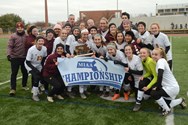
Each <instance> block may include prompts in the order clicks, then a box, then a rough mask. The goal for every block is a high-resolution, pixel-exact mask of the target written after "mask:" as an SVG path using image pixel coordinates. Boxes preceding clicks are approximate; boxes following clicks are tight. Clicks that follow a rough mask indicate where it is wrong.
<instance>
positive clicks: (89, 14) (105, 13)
mask: <svg viewBox="0 0 188 125" xmlns="http://www.w3.org/2000/svg"><path fill="white" fill-rule="evenodd" d="M121 13H122V11H121V10H96V11H80V12H79V15H80V20H81V21H87V20H88V19H93V20H95V25H96V26H98V24H99V21H100V19H101V18H102V17H106V18H107V19H108V21H110V20H111V19H112V18H119V17H120V15H121Z"/></svg>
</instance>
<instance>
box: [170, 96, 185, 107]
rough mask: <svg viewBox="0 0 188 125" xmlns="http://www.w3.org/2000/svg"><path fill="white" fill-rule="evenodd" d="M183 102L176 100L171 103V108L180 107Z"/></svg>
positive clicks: (180, 99)
mask: <svg viewBox="0 0 188 125" xmlns="http://www.w3.org/2000/svg"><path fill="white" fill-rule="evenodd" d="M181 102H182V98H179V99H174V100H172V101H171V103H170V107H171V108H173V107H175V106H176V105H179V104H180V103H181Z"/></svg>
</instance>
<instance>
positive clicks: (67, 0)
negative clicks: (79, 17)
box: [67, 0, 69, 18]
mask: <svg viewBox="0 0 188 125" xmlns="http://www.w3.org/2000/svg"><path fill="white" fill-rule="evenodd" d="M67 18H69V0H67Z"/></svg>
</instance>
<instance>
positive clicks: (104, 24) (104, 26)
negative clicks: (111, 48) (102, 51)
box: [98, 17, 109, 38]
mask: <svg viewBox="0 0 188 125" xmlns="http://www.w3.org/2000/svg"><path fill="white" fill-rule="evenodd" d="M108 31H109V30H108V20H107V19H106V18H105V17H102V18H101V20H100V24H99V31H98V33H100V34H101V35H102V36H103V37H104V38H105V37H106V34H107V33H108Z"/></svg>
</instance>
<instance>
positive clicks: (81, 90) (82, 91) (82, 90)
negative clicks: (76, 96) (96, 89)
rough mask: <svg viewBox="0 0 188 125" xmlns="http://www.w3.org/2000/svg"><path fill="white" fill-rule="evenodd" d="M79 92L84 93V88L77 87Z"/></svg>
mask: <svg viewBox="0 0 188 125" xmlns="http://www.w3.org/2000/svg"><path fill="white" fill-rule="evenodd" d="M79 92H80V93H84V86H83V85H79Z"/></svg>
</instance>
